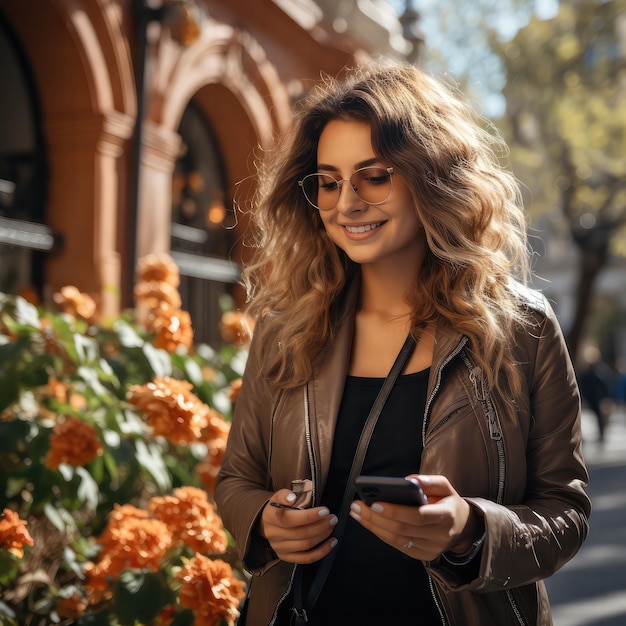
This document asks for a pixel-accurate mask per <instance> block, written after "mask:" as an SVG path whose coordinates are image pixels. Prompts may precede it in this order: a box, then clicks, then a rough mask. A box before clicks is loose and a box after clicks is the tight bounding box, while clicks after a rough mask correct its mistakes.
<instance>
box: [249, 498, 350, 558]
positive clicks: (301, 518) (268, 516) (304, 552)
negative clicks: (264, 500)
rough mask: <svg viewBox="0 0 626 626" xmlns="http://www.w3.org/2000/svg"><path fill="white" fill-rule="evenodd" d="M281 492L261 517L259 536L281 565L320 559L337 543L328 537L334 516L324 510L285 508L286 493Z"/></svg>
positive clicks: (321, 508) (333, 525) (335, 518)
mask: <svg viewBox="0 0 626 626" xmlns="http://www.w3.org/2000/svg"><path fill="white" fill-rule="evenodd" d="M283 491H284V492H285V493H281V492H277V493H276V494H275V495H274V496H273V497H272V500H271V501H270V503H269V506H266V507H265V509H264V510H263V513H262V514H261V528H262V534H263V535H264V536H265V538H266V539H267V540H268V541H269V543H270V545H271V546H272V549H273V550H274V552H275V553H276V555H277V556H278V557H279V558H280V559H282V560H283V561H287V562H290V563H302V564H308V563H313V562H315V561H317V560H319V559H321V558H323V557H324V556H326V554H328V553H329V552H330V551H331V550H332V548H333V547H334V546H335V545H336V543H337V542H336V539H334V538H333V537H331V534H332V531H333V529H334V527H335V525H336V524H337V522H338V519H337V516H336V515H331V514H330V511H329V510H328V508H326V507H315V508H312V509H294V508H289V507H287V505H286V503H287V502H288V499H287V496H286V494H287V493H288V492H287V491H286V490H283ZM273 502H276V503H277V504H279V505H280V506H278V507H277V506H275V505H273V504H272V503H273Z"/></svg>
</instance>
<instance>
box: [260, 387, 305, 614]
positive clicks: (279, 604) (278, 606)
mask: <svg viewBox="0 0 626 626" xmlns="http://www.w3.org/2000/svg"><path fill="white" fill-rule="evenodd" d="M308 389H309V386H308V385H305V386H304V436H305V439H306V447H307V451H308V453H309V464H310V465H311V482H312V484H313V486H312V489H311V505H312V506H315V500H316V498H315V488H316V487H315V485H316V481H315V477H316V475H315V461H314V460H313V441H312V438H311V416H310V415H309V396H308ZM296 567H297V565H296V566H295V567H294V568H293V569H292V571H291V578H290V579H289V585H288V587H287V590H286V591H285V593H284V594H283V595H282V597H281V598H280V600H279V601H278V604H276V608H275V609H274V614H273V615H272V619H271V621H270V623H269V625H268V626H274V624H275V622H276V618H277V617H278V611H279V609H280V607H281V605H282V603H283V602H284V601H285V600H286V599H287V597H288V596H289V594H290V593H291V588H292V587H293V579H294V577H295V575H296Z"/></svg>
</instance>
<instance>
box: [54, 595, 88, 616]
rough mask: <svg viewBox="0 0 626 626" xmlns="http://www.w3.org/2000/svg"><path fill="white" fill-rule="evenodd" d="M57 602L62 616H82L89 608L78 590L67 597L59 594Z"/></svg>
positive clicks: (58, 611) (57, 608)
mask: <svg viewBox="0 0 626 626" xmlns="http://www.w3.org/2000/svg"><path fill="white" fill-rule="evenodd" d="M55 604H56V610H57V613H58V614H59V616H60V617H74V618H75V617H80V616H81V615H82V614H83V613H84V612H85V609H86V608H87V601H86V600H85V598H83V597H82V596H81V595H80V594H79V593H78V592H76V591H74V592H73V593H72V595H71V596H69V597H67V598H64V597H61V596H57V598H56V601H55Z"/></svg>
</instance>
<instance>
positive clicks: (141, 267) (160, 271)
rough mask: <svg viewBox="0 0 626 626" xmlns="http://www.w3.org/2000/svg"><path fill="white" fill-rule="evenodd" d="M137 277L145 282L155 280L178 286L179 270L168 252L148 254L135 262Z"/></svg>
mask: <svg viewBox="0 0 626 626" xmlns="http://www.w3.org/2000/svg"><path fill="white" fill-rule="evenodd" d="M137 279H138V280H139V281H141V282H146V283H149V282H151V281H156V282H158V283H161V282H163V283H168V284H170V285H172V287H178V285H179V284H180V272H179V271H178V265H176V263H174V261H173V260H172V257H171V256H170V255H169V254H148V255H146V256H144V257H142V258H141V259H139V261H138V262H137Z"/></svg>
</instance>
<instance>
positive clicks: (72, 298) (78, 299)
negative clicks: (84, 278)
mask: <svg viewBox="0 0 626 626" xmlns="http://www.w3.org/2000/svg"><path fill="white" fill-rule="evenodd" d="M53 298H54V301H55V302H56V303H57V304H60V305H61V308H62V309H63V311H64V312H65V313H67V314H69V315H71V316H72V317H80V318H82V319H84V320H87V321H90V320H91V319H92V318H93V316H94V315H95V313H96V303H95V302H94V299H93V298H92V297H91V296H88V295H87V294H85V293H81V292H80V291H79V290H78V289H77V288H76V287H73V286H71V285H68V286H66V287H62V288H61V291H59V292H57V293H55V294H54V296H53Z"/></svg>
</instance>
